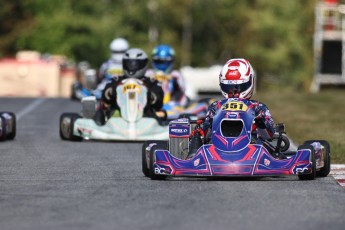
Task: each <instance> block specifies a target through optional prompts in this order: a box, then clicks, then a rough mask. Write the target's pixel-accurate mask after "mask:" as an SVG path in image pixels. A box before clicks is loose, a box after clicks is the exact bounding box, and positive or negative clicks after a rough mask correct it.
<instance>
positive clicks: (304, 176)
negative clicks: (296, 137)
mask: <svg viewBox="0 0 345 230" xmlns="http://www.w3.org/2000/svg"><path fill="white" fill-rule="evenodd" d="M300 149H309V150H310V161H311V164H312V170H311V173H309V174H300V175H298V178H299V179H300V180H314V179H315V177H316V161H315V151H314V148H313V147H312V146H311V145H307V144H304V145H301V146H299V147H298V150H300Z"/></svg>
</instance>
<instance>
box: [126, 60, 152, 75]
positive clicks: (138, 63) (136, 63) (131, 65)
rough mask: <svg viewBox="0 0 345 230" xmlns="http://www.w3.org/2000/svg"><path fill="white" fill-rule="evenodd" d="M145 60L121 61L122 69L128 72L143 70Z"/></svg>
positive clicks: (145, 63)
mask: <svg viewBox="0 0 345 230" xmlns="http://www.w3.org/2000/svg"><path fill="white" fill-rule="evenodd" d="M147 62H148V60H147V59H142V60H138V59H123V69H125V70H127V71H129V72H135V71H138V70H140V69H144V68H145V67H146V65H147Z"/></svg>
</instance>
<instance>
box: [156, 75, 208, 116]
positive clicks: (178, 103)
mask: <svg viewBox="0 0 345 230" xmlns="http://www.w3.org/2000/svg"><path fill="white" fill-rule="evenodd" d="M150 74H151V75H153V77H154V78H155V79H156V80H158V81H159V82H160V83H161V85H162V89H163V91H164V98H163V104H164V105H163V109H164V110H165V111H166V112H167V119H168V120H174V119H178V118H180V117H186V116H187V117H190V118H193V119H200V118H204V117H205V116H206V113H207V109H208V107H209V105H210V104H211V103H212V102H213V101H214V100H213V99H209V98H205V99H201V100H198V101H190V100H189V99H187V98H183V99H179V100H176V99H174V96H173V93H172V92H173V88H174V83H173V81H171V76H170V75H169V74H165V73H163V72H162V71H158V72H156V73H150ZM184 100H186V101H188V102H187V103H183V102H182V101H184Z"/></svg>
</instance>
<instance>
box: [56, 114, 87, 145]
mask: <svg viewBox="0 0 345 230" xmlns="http://www.w3.org/2000/svg"><path fill="white" fill-rule="evenodd" d="M78 118H80V116H79V114H77V113H63V114H61V116H60V138H61V139H62V140H70V141H82V140H83V138H82V137H79V136H76V135H74V134H73V128H74V122H75V120H76V119H78Z"/></svg>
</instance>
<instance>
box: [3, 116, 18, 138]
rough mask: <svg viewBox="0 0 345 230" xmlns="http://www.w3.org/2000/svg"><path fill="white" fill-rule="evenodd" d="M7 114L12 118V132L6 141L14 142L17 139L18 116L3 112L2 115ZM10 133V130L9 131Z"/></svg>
mask: <svg viewBox="0 0 345 230" xmlns="http://www.w3.org/2000/svg"><path fill="white" fill-rule="evenodd" d="M4 113H7V114H9V115H10V116H11V120H12V121H11V123H12V127H11V128H12V130H11V131H10V134H9V135H7V137H6V140H13V139H14V138H15V137H16V130H17V118H16V115H15V114H14V113H13V112H1V113H0V115H2V114H4ZM7 131H8V130H7Z"/></svg>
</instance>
